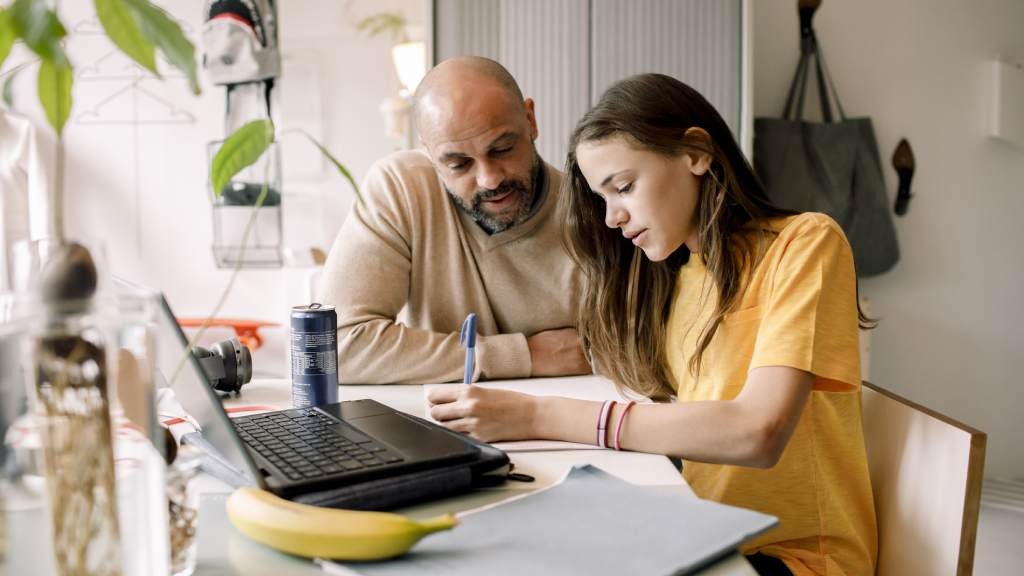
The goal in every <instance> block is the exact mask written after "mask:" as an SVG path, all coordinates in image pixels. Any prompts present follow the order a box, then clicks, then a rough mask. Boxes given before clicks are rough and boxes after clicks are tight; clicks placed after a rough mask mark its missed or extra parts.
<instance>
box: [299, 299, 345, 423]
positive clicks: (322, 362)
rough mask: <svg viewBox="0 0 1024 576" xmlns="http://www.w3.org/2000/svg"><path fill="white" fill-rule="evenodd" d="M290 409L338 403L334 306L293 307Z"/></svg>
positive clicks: (336, 316) (336, 331) (336, 321)
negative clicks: (291, 407)
mask: <svg viewBox="0 0 1024 576" xmlns="http://www.w3.org/2000/svg"><path fill="white" fill-rule="evenodd" d="M291 325H292V406H293V407H295V408H310V407H313V406H323V405H325V404H334V403H335V402H337V401H338V314H337V313H336V312H335V311H334V306H324V305H322V304H319V303H316V302H314V303H312V304H310V305H308V306H293V307H292V320H291Z"/></svg>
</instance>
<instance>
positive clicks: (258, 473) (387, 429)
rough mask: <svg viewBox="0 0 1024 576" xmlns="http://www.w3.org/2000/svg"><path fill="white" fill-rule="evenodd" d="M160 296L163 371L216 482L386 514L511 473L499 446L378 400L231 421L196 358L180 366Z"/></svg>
mask: <svg viewBox="0 0 1024 576" xmlns="http://www.w3.org/2000/svg"><path fill="white" fill-rule="evenodd" d="M159 299H160V305H161V307H162V310H161V313H160V318H159V321H158V322H159V326H158V330H159V335H158V336H159V345H160V350H159V353H158V355H157V356H158V360H157V364H158V366H157V368H158V370H159V372H160V375H161V376H163V377H164V378H165V380H166V381H167V382H169V383H170V385H171V387H172V388H173V390H174V393H175V397H176V398H177V400H178V402H179V403H180V404H181V405H182V407H183V408H184V409H185V410H186V412H188V413H189V415H190V416H192V418H193V419H194V421H195V423H196V424H198V426H199V428H200V431H201V437H198V436H199V435H198V434H193V435H191V438H186V439H184V440H183V441H186V442H189V443H193V444H198V445H200V447H202V448H204V449H205V450H206V451H208V452H212V453H213V454H214V455H215V463H214V466H213V468H214V469H217V468H220V471H221V472H222V473H221V474H215V475H217V476H220V477H222V478H226V479H230V478H232V477H233V478H237V479H238V480H237V481H231V482H230V483H232V484H235V485H243V484H249V485H252V484H255V485H257V486H259V487H260V488H263V489H265V490H269V491H270V492H273V493H275V494H277V495H279V496H282V497H284V498H288V499H291V500H296V501H302V502H307V503H313V504H318V505H324V506H336V507H346V508H358V509H387V508H393V507H397V506H402V505H407V504H411V503H414V502H419V501H424V500H429V499H435V498H440V497H444V496H448V495H452V494H456V493H459V492H464V491H467V490H469V489H472V488H473V487H475V486H480V485H494V484H496V483H500V482H501V481H503V480H504V479H505V477H506V476H507V475H508V473H509V472H510V470H511V465H510V463H509V459H508V456H507V455H506V454H505V453H504V452H502V451H500V450H498V449H497V448H494V447H493V446H490V445H488V444H484V443H482V442H478V441H476V440H474V439H472V438H469V437H468V436H464V435H462V434H459V433H457V432H453V431H451V430H449V429H447V428H444V427H442V426H439V425H437V424H435V423H432V422H429V421H427V420H424V419H422V418H417V417H415V416H412V415H409V414H405V413H403V412H400V411H398V410H395V409H393V408H390V407H388V406H386V405H384V404H381V403H379V402H376V401H374V400H353V401H346V402H338V403H335V404H329V405H326V406H319V407H315V408H300V409H288V410H278V411H274V412H265V413H261V414H256V415H250V416H244V417H237V418H228V416H227V413H226V412H225V410H224V407H223V406H222V405H221V402H220V399H219V397H218V396H217V394H216V392H215V391H214V390H213V387H212V386H211V385H210V383H209V381H208V379H207V377H206V374H205V373H204V372H203V370H202V368H201V367H200V365H199V363H198V361H197V360H196V359H195V357H194V356H193V355H192V354H188V355H187V358H186V361H185V362H184V363H181V365H180V366H179V363H180V360H181V358H182V356H183V355H184V351H185V348H186V345H187V342H188V341H187V339H186V338H185V334H184V333H183V332H182V330H181V328H180V327H179V326H178V323H177V321H176V320H175V316H174V313H173V312H172V311H171V308H170V306H169V305H168V303H167V300H166V299H165V298H164V297H163V295H160V297H159ZM176 370H177V374H175V371H176ZM244 393H245V391H244V389H243V390H242V394H244ZM186 436H189V435H186ZM211 471H213V470H211Z"/></svg>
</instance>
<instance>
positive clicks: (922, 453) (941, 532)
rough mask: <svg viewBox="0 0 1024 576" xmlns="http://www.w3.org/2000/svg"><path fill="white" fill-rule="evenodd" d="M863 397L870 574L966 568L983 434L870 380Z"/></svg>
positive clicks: (970, 562) (898, 575)
mask: <svg viewBox="0 0 1024 576" xmlns="http://www.w3.org/2000/svg"><path fill="white" fill-rule="evenodd" d="M862 402H863V407H864V443H865V446H866V448H867V455H868V466H869V469H870V474H871V488H872V490H873V491H874V497H875V513H876V515H877V517H878V569H877V574H878V575H879V576H903V575H914V574H926V575H929V576H931V575H935V576H939V575H945V574H949V575H953V574H956V575H958V576H966V575H969V574H971V571H972V569H973V566H974V539H975V536H976V534H977V530H978V507H979V506H980V503H981V480H982V473H983V469H984V464H985V441H986V436H985V433H984V432H981V431H978V430H975V429H974V428H971V427H970V426H967V425H965V424H962V423H960V422H957V421H956V420H954V419H952V418H949V417H948V416H944V415H942V414H939V413H938V412H936V411H934V410H929V409H928V408H925V407H923V406H921V405H919V404H915V403H913V402H911V401H909V400H907V399H906V398H902V397H900V396H897V395H896V394H893V393H892V392H889V391H888V390H884V389H882V388H879V387H878V386H875V385H874V384H871V383H869V382H864V387H863V400H862Z"/></svg>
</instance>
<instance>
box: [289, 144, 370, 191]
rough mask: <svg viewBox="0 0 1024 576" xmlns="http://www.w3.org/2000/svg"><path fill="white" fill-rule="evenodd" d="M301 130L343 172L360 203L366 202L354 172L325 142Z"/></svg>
mask: <svg viewBox="0 0 1024 576" xmlns="http://www.w3.org/2000/svg"><path fill="white" fill-rule="evenodd" d="M299 132H301V133H302V135H303V136H305V137H306V138H308V139H309V141H310V142H312V143H313V146H316V147H317V149H318V150H320V153H321V154H323V155H324V156H325V157H326V158H327V159H328V160H330V162H331V164H334V167H335V168H337V169H338V172H339V173H341V175H342V176H343V177H344V178H345V180H348V183H349V185H350V186H352V191H353V192H355V193H356V199H357V200H359V203H360V204H364V202H363V195H362V194H360V193H359V185H358V184H356V181H355V179H354V178H352V173H351V172H349V171H348V168H345V166H344V165H343V164H342V163H341V162H338V159H337V158H335V157H334V155H333V154H331V153H330V152H328V150H327V148H326V147H324V145H323V144H321V143H320V142H317V139H316V138H313V137H312V136H311V135H310V134H309V132H306V131H305V130H299Z"/></svg>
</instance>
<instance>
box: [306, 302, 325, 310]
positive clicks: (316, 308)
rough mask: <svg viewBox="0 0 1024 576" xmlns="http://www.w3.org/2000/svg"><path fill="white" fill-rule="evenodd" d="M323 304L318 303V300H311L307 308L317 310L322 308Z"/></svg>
mask: <svg viewBox="0 0 1024 576" xmlns="http://www.w3.org/2000/svg"><path fill="white" fill-rule="evenodd" d="M323 306H324V305H323V304H321V303H319V302H313V303H312V304H310V305H309V309H310V310H319V309H320V308H323Z"/></svg>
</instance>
